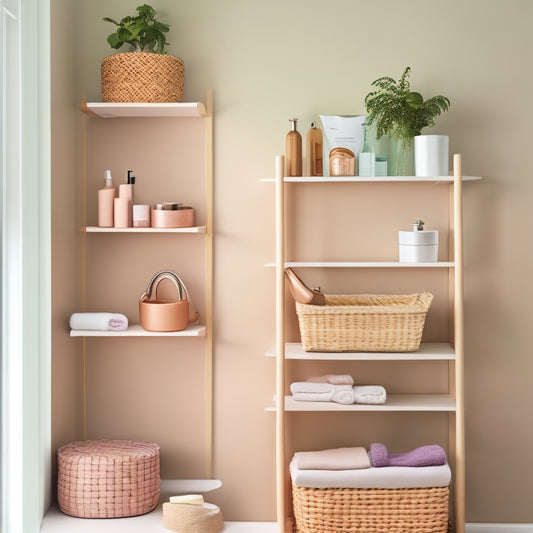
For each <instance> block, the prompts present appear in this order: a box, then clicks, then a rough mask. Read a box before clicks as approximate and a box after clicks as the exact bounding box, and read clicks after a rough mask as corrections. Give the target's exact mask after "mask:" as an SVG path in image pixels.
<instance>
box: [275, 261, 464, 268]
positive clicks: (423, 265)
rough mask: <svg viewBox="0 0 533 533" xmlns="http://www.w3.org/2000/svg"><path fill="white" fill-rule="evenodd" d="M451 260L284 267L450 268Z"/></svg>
mask: <svg viewBox="0 0 533 533" xmlns="http://www.w3.org/2000/svg"><path fill="white" fill-rule="evenodd" d="M454 264H455V263H453V262H452V261H435V262H431V263H407V262H399V261H288V262H286V263H285V268H287V267H292V268H451V267H453V266H454ZM265 266H266V267H275V266H276V264H275V263H265Z"/></svg>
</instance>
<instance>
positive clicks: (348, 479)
mask: <svg viewBox="0 0 533 533" xmlns="http://www.w3.org/2000/svg"><path fill="white" fill-rule="evenodd" d="M290 472H291V478H292V482H293V484H294V485H296V486H299V487H310V488H361V489H365V488H384V489H395V488H424V487H447V486H448V485H449V484H450V480H451V470H450V467H449V465H448V463H447V461H446V454H445V452H444V450H443V449H442V448H441V447H440V446H439V445H437V444H430V445H426V446H420V447H418V448H415V449H414V450H411V451H408V452H404V453H389V451H388V450H387V447H386V446H385V445H384V444H381V443H373V444H372V445H371V446H370V450H367V449H365V448H363V447H353V448H335V449H331V450H321V451H309V452H296V453H295V454H294V457H293V459H292V461H291V464H290Z"/></svg>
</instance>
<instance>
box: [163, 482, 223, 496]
mask: <svg viewBox="0 0 533 533" xmlns="http://www.w3.org/2000/svg"><path fill="white" fill-rule="evenodd" d="M220 487H222V481H220V479H162V480H161V494H162V498H161V499H162V500H165V499H166V497H167V496H172V495H179V494H204V493H206V492H211V491H213V490H216V489H219V488H220Z"/></svg>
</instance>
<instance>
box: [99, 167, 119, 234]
mask: <svg viewBox="0 0 533 533" xmlns="http://www.w3.org/2000/svg"><path fill="white" fill-rule="evenodd" d="M114 201H115V187H113V178H112V177H111V171H110V170H106V171H105V175H104V187H103V189H100V190H99V191H98V227H100V228H112V227H113V224H114V216H113V215H114Z"/></svg>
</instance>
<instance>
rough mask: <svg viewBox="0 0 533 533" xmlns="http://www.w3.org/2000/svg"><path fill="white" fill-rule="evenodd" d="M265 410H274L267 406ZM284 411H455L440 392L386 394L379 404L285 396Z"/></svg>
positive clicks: (452, 405)
mask: <svg viewBox="0 0 533 533" xmlns="http://www.w3.org/2000/svg"><path fill="white" fill-rule="evenodd" d="M265 410H266V411H275V410H276V408H275V407H267V408H266V409H265ZM285 411H301V412H321V411H329V412H331V411H334V412H341V411H443V412H449V411H455V400H454V399H453V398H452V397H450V396H447V395H440V394H387V401H386V402H385V403H384V404H380V405H370V404H353V405H343V404H339V403H335V402H302V401H295V400H294V399H293V398H292V396H286V397H285Z"/></svg>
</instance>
